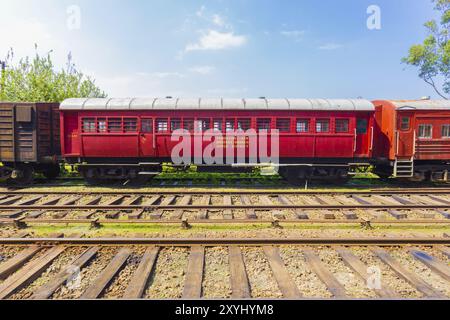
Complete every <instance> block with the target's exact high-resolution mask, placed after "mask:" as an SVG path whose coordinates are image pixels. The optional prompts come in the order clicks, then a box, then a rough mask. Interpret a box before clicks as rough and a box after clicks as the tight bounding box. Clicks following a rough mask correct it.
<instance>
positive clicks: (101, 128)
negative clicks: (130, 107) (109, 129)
mask: <svg viewBox="0 0 450 320" xmlns="http://www.w3.org/2000/svg"><path fill="white" fill-rule="evenodd" d="M97 132H106V119H105V118H98V119H97Z"/></svg>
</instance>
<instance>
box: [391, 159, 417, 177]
mask: <svg viewBox="0 0 450 320" xmlns="http://www.w3.org/2000/svg"><path fill="white" fill-rule="evenodd" d="M413 176H414V158H411V159H398V158H396V159H395V163H394V177H395V178H412V177H413Z"/></svg>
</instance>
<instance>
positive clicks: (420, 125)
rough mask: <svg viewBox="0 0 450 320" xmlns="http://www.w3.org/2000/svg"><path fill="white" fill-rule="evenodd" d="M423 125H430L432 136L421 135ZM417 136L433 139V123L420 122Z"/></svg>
mask: <svg viewBox="0 0 450 320" xmlns="http://www.w3.org/2000/svg"><path fill="white" fill-rule="evenodd" d="M422 127H429V128H430V136H421V135H420V129H421V128H422ZM417 138H419V139H422V140H431V139H433V125H432V124H430V123H421V124H419V126H418V133H417Z"/></svg>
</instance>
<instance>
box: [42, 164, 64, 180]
mask: <svg viewBox="0 0 450 320" xmlns="http://www.w3.org/2000/svg"><path fill="white" fill-rule="evenodd" d="M42 173H43V174H44V176H45V177H46V178H47V179H50V180H52V179H55V178H57V177H58V176H59V174H60V173H61V169H60V168H59V165H57V164H55V165H52V166H48V167H47V168H46V169H45V170H44V171H43V172H42Z"/></svg>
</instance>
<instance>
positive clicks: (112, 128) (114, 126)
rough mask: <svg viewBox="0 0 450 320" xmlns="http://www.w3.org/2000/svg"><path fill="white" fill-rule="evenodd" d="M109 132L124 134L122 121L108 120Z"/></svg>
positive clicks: (116, 119)
mask: <svg viewBox="0 0 450 320" xmlns="http://www.w3.org/2000/svg"><path fill="white" fill-rule="evenodd" d="M108 132H122V119H120V118H108Z"/></svg>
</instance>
